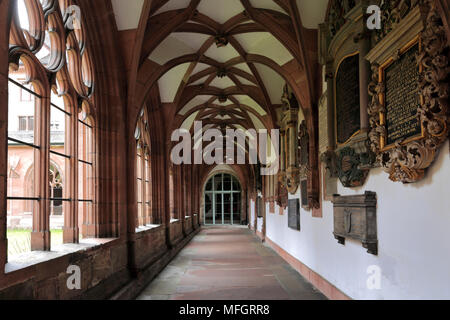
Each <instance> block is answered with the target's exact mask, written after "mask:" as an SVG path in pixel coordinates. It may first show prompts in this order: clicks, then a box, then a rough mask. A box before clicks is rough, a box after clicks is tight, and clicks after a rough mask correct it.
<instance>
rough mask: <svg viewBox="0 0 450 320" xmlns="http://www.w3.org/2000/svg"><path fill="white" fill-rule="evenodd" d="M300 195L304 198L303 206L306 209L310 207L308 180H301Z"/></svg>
mask: <svg viewBox="0 0 450 320" xmlns="http://www.w3.org/2000/svg"><path fill="white" fill-rule="evenodd" d="M300 195H301V198H302V207H303V208H305V209H309V203H308V180H306V179H305V180H302V181H300Z"/></svg>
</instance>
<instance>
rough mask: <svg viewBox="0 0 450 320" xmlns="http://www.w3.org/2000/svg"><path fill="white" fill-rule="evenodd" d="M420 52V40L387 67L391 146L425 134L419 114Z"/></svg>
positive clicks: (388, 121) (388, 129)
mask: <svg viewBox="0 0 450 320" xmlns="http://www.w3.org/2000/svg"><path fill="white" fill-rule="evenodd" d="M418 53H419V44H418V43H417V44H415V45H414V46H412V47H411V48H410V49H409V50H408V51H406V52H405V53H404V54H402V55H401V56H400V57H399V59H398V60H396V61H394V62H392V64H390V65H389V66H387V67H386V68H385V69H384V77H385V84H386V91H385V95H384V96H385V100H384V101H385V109H386V130H387V141H386V145H387V146H389V145H392V144H394V143H395V142H396V141H398V140H402V141H403V140H406V139H408V138H411V137H414V136H418V135H420V134H421V133H422V129H421V125H420V122H419V118H418V115H417V109H418V107H419V106H420V96H419V92H418V88H419V86H418V84H419V66H418V64H417V58H416V54H418Z"/></svg>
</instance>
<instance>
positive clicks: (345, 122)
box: [335, 54, 361, 144]
mask: <svg viewBox="0 0 450 320" xmlns="http://www.w3.org/2000/svg"><path fill="white" fill-rule="evenodd" d="M335 99H336V101H335V108H336V139H337V143H338V144H343V143H345V142H347V141H348V139H350V138H351V137H352V136H353V135H354V134H355V133H357V132H358V131H359V130H360V129H361V120H360V107H359V103H360V101H359V100H360V91H359V54H355V55H353V56H350V57H347V58H345V59H344V60H343V61H342V62H341V64H340V65H339V68H338V70H337V72H336V78H335Z"/></svg>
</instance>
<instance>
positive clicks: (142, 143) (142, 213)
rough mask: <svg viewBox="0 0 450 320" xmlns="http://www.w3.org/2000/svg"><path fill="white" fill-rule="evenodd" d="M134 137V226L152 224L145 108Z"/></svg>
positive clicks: (148, 143)
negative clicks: (135, 210)
mask: <svg viewBox="0 0 450 320" xmlns="http://www.w3.org/2000/svg"><path fill="white" fill-rule="evenodd" d="M135 139H136V201H137V214H136V226H137V227H142V226H146V225H150V224H154V223H155V222H156V221H155V219H154V217H153V216H152V201H151V199H152V187H151V155H150V133H149V122H148V115H147V111H146V109H145V108H143V109H142V110H141V112H140V114H139V118H138V121H137V124H136V130H135Z"/></svg>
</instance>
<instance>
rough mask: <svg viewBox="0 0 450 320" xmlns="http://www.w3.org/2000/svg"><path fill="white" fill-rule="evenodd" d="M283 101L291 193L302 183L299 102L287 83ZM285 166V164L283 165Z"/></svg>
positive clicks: (286, 155) (287, 169) (287, 175)
mask: <svg viewBox="0 0 450 320" xmlns="http://www.w3.org/2000/svg"><path fill="white" fill-rule="evenodd" d="M281 102H282V103H283V118H282V121H281V124H282V125H281V127H282V129H283V131H284V132H285V135H284V139H285V142H284V143H285V145H286V148H285V149H284V153H285V154H284V155H283V156H282V159H283V158H284V159H285V162H286V165H285V177H286V178H285V180H284V181H285V187H286V189H287V190H288V191H289V193H291V194H295V193H296V192H297V189H298V186H299V183H300V177H299V174H300V170H299V167H298V125H297V123H298V111H299V104H298V101H297V99H296V97H295V95H294V94H293V92H292V90H291V89H290V88H289V86H288V85H287V84H286V85H285V87H284V89H283V96H282V98H281ZM282 168H283V166H282Z"/></svg>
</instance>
